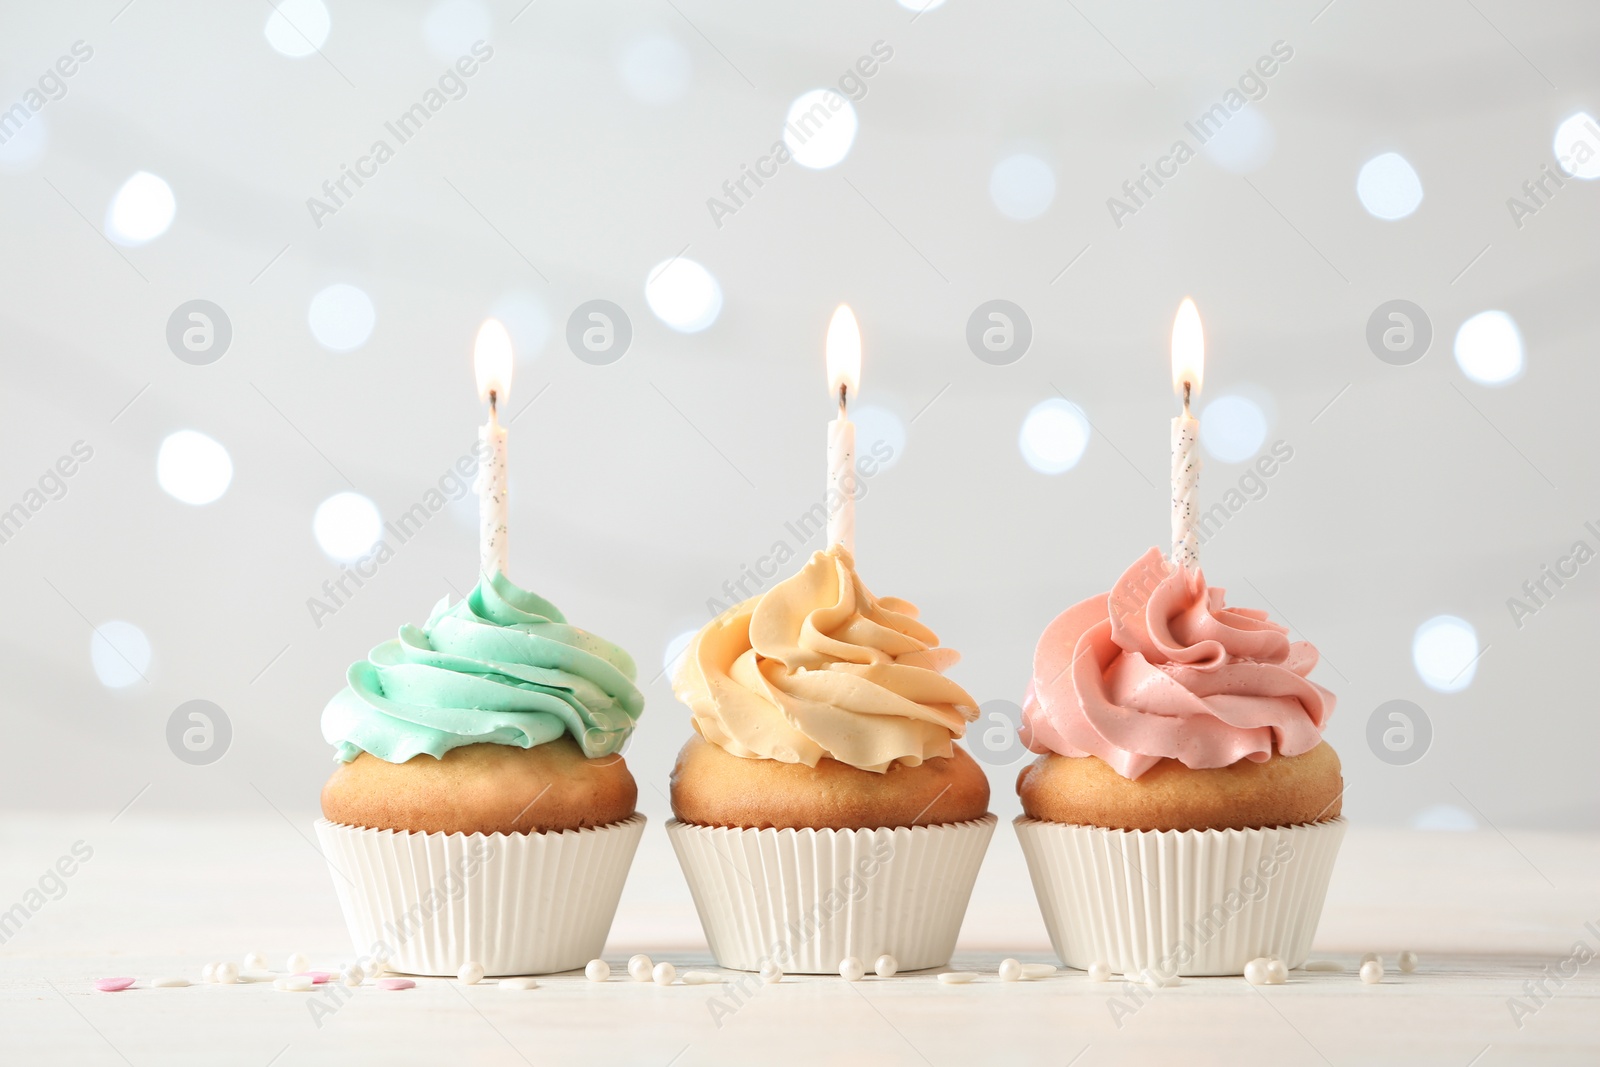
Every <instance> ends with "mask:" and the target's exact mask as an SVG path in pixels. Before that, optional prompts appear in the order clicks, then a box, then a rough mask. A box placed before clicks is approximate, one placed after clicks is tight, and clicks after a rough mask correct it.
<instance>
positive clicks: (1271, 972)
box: [1267, 959, 1289, 985]
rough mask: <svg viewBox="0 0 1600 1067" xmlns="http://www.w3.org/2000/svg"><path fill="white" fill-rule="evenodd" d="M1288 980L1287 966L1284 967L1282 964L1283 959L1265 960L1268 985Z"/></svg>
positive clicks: (1279, 983)
mask: <svg viewBox="0 0 1600 1067" xmlns="http://www.w3.org/2000/svg"><path fill="white" fill-rule="evenodd" d="M1288 980H1289V968H1287V967H1285V966H1284V965H1283V961H1282V960H1279V959H1271V960H1268V961H1267V984H1268V985H1283V983H1285V982H1287V981H1288Z"/></svg>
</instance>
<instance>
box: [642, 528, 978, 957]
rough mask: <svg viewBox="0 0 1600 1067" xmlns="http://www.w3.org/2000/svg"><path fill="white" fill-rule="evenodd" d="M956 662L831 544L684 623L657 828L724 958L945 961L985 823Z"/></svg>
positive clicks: (911, 610) (911, 611)
mask: <svg viewBox="0 0 1600 1067" xmlns="http://www.w3.org/2000/svg"><path fill="white" fill-rule="evenodd" d="M956 659H957V654H956V653H955V652H953V651H951V650H950V649H945V648H940V647H939V644H938V638H937V636H936V635H935V634H934V633H933V631H931V630H929V629H928V628H927V627H926V626H924V625H923V624H922V623H921V622H919V621H918V620H917V611H916V608H915V607H913V606H912V605H910V604H908V603H906V602H904V601H901V600H894V599H890V598H883V599H879V598H877V597H874V596H873V595H872V594H871V593H870V592H869V591H868V590H867V589H866V587H865V586H864V585H863V584H862V583H861V579H860V577H859V576H857V574H856V572H855V564H854V560H853V559H852V558H851V556H850V553H849V552H848V551H847V550H846V549H844V548H843V546H840V545H835V546H834V547H833V548H832V549H830V550H828V551H826V552H817V553H815V554H813V555H812V557H811V558H810V560H809V561H808V562H807V563H806V564H805V565H804V566H803V567H802V568H801V570H800V572H799V573H798V574H796V575H795V576H794V577H792V578H789V579H787V580H786V581H783V582H780V583H779V584H778V585H776V586H774V587H773V588H772V589H771V590H769V591H767V592H766V593H764V594H762V595H760V596H757V597H754V598H752V599H750V600H748V601H746V602H745V603H743V604H740V605H738V606H737V607H735V608H733V609H731V610H730V611H728V612H726V613H725V614H723V615H722V616H719V617H718V618H717V619H715V620H713V621H712V622H711V623H710V624H708V625H707V626H706V627H705V628H704V629H703V630H701V631H700V633H699V634H697V635H696V637H695V639H694V641H693V642H691V644H690V646H689V648H688V650H687V651H686V652H685V654H684V657H683V662H682V666H681V667H680V669H679V671H678V674H677V677H676V678H675V679H674V685H673V688H674V691H675V692H676V693H677V695H678V697H679V698H680V699H681V700H682V701H683V702H684V703H685V704H687V705H688V706H689V709H690V711H691V712H692V713H693V724H694V728H695V732H696V736H694V737H693V738H691V739H690V741H689V743H688V744H687V745H685V747H684V749H683V752H682V753H681V754H680V756H679V759H678V765H677V767H676V768H675V769H674V771H673V777H672V807H673V813H674V815H675V816H676V819H675V820H674V821H673V822H672V823H670V824H669V825H668V832H669V834H670V835H671V837H672V841H673V844H674V846H675V848H676V849H677V852H678V857H679V860H680V861H681V862H682V864H683V868H684V873H685V875H686V876H687V878H688V881H689V886H690V889H691V891H692V892H693V894H694V898H695V904H696V907H697V908H698V909H699V912H700V918H701V922H702V923H703V924H704V926H705V929H706V935H707V938H708V940H709V941H710V943H711V948H712V952H713V953H714V954H715V955H716V957H717V961H718V962H719V963H721V964H722V965H723V966H725V967H734V968H739V969H744V970H757V969H759V968H760V967H761V965H762V964H763V963H764V962H767V961H769V960H770V961H771V962H773V963H775V964H776V965H778V966H779V967H782V968H783V969H784V970H786V971H798V972H809V973H832V972H835V971H837V970H838V967H839V963H840V961H841V960H842V959H844V958H845V957H847V956H854V957H856V958H858V959H861V960H863V961H866V962H867V963H869V964H870V963H871V962H872V961H873V960H875V959H876V958H877V957H879V956H882V955H890V956H893V957H895V958H896V960H897V961H898V962H899V965H900V966H901V967H902V968H904V969H908V970H910V969H917V968H922V967H935V966H940V965H943V964H944V963H947V962H948V961H949V959H950V954H951V952H952V951H953V949H954V947H955V938H956V934H957V933H958V931H959V929H960V925H961V919H962V916H963V915H964V914H965V911H966V905H967V900H968V898H969V897H970V895H971V892H972V884H973V881H974V879H975V878H976V876H977V870H978V865H979V863H980V862H981V860H982V858H983V853H984V850H985V848H986V847H987V845H988V841H989V837H990V835H991V834H992V833H993V829H994V822H995V820H994V817H993V816H992V815H989V814H988V802H989V786H988V781H987V779H986V778H985V777H984V775H983V772H982V770H981V769H980V768H979V767H978V766H977V764H976V763H975V762H974V761H973V760H972V757H971V756H969V755H967V753H966V752H965V751H964V750H963V749H961V748H960V747H959V746H958V745H956V744H955V742H956V740H957V739H958V738H960V737H961V736H962V735H963V734H964V733H965V730H966V725H967V723H969V722H971V721H972V720H973V719H975V718H976V717H977V706H976V702H975V701H974V700H973V699H972V697H971V696H970V695H968V693H967V692H966V690H964V689H962V688H961V686H959V685H957V684H956V683H955V682H953V681H951V680H950V679H948V678H946V677H944V675H943V674H942V673H941V672H942V671H943V670H944V669H946V668H947V667H949V666H950V665H951V664H953V663H954V662H955V661H956Z"/></svg>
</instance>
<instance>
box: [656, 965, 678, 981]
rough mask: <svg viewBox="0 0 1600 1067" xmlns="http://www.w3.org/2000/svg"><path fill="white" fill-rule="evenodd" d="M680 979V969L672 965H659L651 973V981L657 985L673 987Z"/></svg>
mask: <svg viewBox="0 0 1600 1067" xmlns="http://www.w3.org/2000/svg"><path fill="white" fill-rule="evenodd" d="M677 977H678V968H676V967H674V966H673V965H672V964H670V963H665V962H662V963H658V964H656V965H655V969H654V970H652V971H651V972H650V980H651V981H653V982H655V984H656V985H671V984H672V983H673V982H674V981H675V980H676V979H677Z"/></svg>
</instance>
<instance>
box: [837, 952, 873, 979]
mask: <svg viewBox="0 0 1600 1067" xmlns="http://www.w3.org/2000/svg"><path fill="white" fill-rule="evenodd" d="M866 975H867V969H866V968H865V967H864V966H862V964H861V961H860V960H858V959H856V958H855V957H854V956H846V957H845V958H844V959H842V960H840V961H839V977H840V978H843V979H844V980H845V981H846V982H859V981H861V979H863V978H865V977H866Z"/></svg>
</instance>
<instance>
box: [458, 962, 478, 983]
mask: <svg viewBox="0 0 1600 1067" xmlns="http://www.w3.org/2000/svg"><path fill="white" fill-rule="evenodd" d="M456 981H458V982H460V983H461V984H462V985H477V984H478V983H479V982H481V981H483V964H481V963H474V962H472V961H471V960H468V961H467V962H466V963H463V964H462V965H461V969H460V970H459V971H457V972H456Z"/></svg>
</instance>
